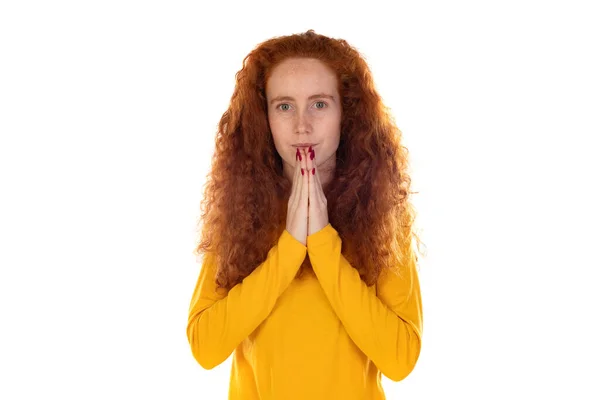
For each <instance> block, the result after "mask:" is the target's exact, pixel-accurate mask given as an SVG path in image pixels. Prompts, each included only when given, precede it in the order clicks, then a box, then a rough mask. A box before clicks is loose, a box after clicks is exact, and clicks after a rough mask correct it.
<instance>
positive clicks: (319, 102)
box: [315, 101, 327, 108]
mask: <svg viewBox="0 0 600 400" xmlns="http://www.w3.org/2000/svg"><path fill="white" fill-rule="evenodd" d="M317 104H323V107H317V108H325V106H326V105H327V104H326V103H325V102H324V101H317V102H316V103H315V105H317Z"/></svg>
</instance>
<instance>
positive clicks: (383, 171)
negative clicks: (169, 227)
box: [187, 30, 422, 400]
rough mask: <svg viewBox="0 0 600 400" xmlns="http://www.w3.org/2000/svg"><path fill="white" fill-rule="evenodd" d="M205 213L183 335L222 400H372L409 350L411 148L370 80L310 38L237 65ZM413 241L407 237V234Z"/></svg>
mask: <svg viewBox="0 0 600 400" xmlns="http://www.w3.org/2000/svg"><path fill="white" fill-rule="evenodd" d="M236 80H237V84H236V87H235V90H234V93H233V96H232V98H231V103H230V106H229V108H228V110H227V111H226V112H225V113H224V114H223V116H222V118H221V121H220V123H219V129H218V135H217V139H216V147H215V153H214V157H213V162H212V171H211V173H210V175H209V177H208V180H207V186H206V188H205V194H204V200H203V202H202V214H201V219H202V223H199V226H200V225H201V226H202V234H201V240H200V242H199V244H198V246H197V248H196V254H197V255H198V256H201V255H203V257H202V266H201V270H200V276H199V278H198V282H197V284H196V287H195V290H194V293H193V297H192V300H191V304H190V309H189V319H188V325H187V337H188V340H189V343H190V346H191V350H192V354H193V355H194V357H195V359H196V360H197V361H198V363H199V364H200V365H201V366H202V367H204V368H206V369H211V368H213V367H215V366H217V365H219V364H220V363H222V362H223V361H224V360H226V359H227V358H228V357H229V356H230V355H231V353H232V352H234V351H235V352H234V355H233V360H232V369H231V378H230V379H231V381H230V387H229V398H230V399H277V400H279V399H286V400H289V399H311V400H316V399H345V400H348V399H361V400H362V399H384V398H385V395H384V393H383V390H382V387H381V373H383V374H384V375H385V376H387V377H388V378H390V379H392V380H394V381H400V380H401V379H403V378H405V377H406V376H407V375H408V374H409V373H410V372H411V371H412V370H413V368H414V366H415V363H416V362H417V359H418V358H419V353H420V350H421V334H422V309H421V295H420V288H419V279H418V276H417V271H416V263H417V260H418V258H417V257H416V254H415V252H414V251H413V250H412V237H413V236H415V237H416V235H415V234H414V233H413V230H412V227H413V221H414V216H415V212H414V209H413V207H412V206H411V204H410V202H409V200H408V194H409V186H410V178H409V177H408V175H407V173H406V170H407V166H408V163H407V151H406V149H405V148H404V147H403V146H402V145H401V144H400V136H401V134H400V131H399V129H398V128H397V127H396V126H395V124H394V122H393V120H392V118H391V116H390V115H389V114H388V112H387V110H386V108H385V106H384V105H383V104H382V101H381V98H380V96H379V95H378V94H377V92H376V90H375V88H374V84H373V80H372V78H371V74H370V71H369V68H368V66H367V64H366V63H365V61H364V60H363V58H362V57H361V56H360V54H359V53H358V51H357V50H356V49H354V48H353V47H351V46H350V45H348V43H347V42H346V41H344V40H335V39H331V38H328V37H326V36H322V35H318V34H316V33H315V32H314V31H312V30H309V31H308V32H306V33H303V34H298V35H291V36H285V37H278V38H273V39H271V40H267V41H266V42H264V43H262V44H260V45H259V46H257V47H256V48H255V49H254V50H253V51H252V52H251V53H250V54H248V55H247V56H246V58H245V59H244V64H243V68H242V69H241V70H240V71H239V72H238V73H237V75H236ZM416 238H417V240H418V237H416Z"/></svg>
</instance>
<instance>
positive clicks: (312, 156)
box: [310, 150, 315, 160]
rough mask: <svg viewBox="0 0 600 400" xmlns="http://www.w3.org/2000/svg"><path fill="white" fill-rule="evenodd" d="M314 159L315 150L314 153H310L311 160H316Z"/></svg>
mask: <svg viewBox="0 0 600 400" xmlns="http://www.w3.org/2000/svg"><path fill="white" fill-rule="evenodd" d="M314 158H315V151H314V150H313V151H312V152H311V153H310V159H311V160H314Z"/></svg>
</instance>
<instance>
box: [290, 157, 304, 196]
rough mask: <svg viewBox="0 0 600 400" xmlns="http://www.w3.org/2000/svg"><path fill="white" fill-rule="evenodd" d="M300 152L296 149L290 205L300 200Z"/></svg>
mask: <svg viewBox="0 0 600 400" xmlns="http://www.w3.org/2000/svg"><path fill="white" fill-rule="evenodd" d="M299 156H300V150H299V149H296V168H295V169H294V185H293V187H292V196H293V199H292V204H298V201H299V199H300V187H301V185H302V179H301V178H302V175H301V172H300V168H302V162H301V161H300V158H299Z"/></svg>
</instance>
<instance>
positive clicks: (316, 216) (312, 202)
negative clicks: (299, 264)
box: [306, 149, 329, 236]
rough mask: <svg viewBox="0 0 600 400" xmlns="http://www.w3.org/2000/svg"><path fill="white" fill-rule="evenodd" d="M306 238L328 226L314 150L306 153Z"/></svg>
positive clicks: (325, 203) (325, 200)
mask: <svg viewBox="0 0 600 400" xmlns="http://www.w3.org/2000/svg"><path fill="white" fill-rule="evenodd" d="M307 156H308V158H307V160H306V163H307V167H308V236H310V235H312V234H313V233H316V232H319V231H320V230H321V229H323V228H325V227H326V226H327V225H328V224H329V216H328V214H327V198H326V197H325V193H323V186H322V185H321V178H320V177H319V170H318V169H317V163H316V159H315V150H314V149H312V153H311V152H308V154H307Z"/></svg>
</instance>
